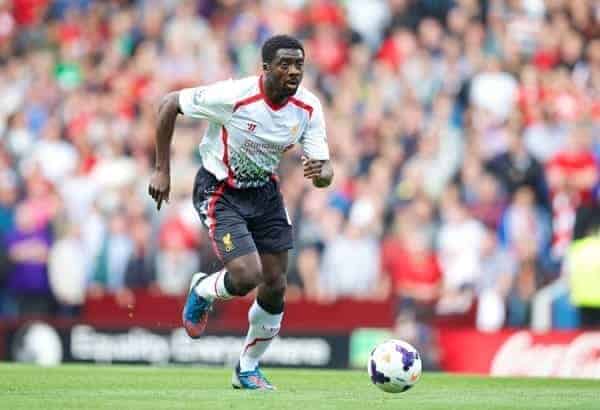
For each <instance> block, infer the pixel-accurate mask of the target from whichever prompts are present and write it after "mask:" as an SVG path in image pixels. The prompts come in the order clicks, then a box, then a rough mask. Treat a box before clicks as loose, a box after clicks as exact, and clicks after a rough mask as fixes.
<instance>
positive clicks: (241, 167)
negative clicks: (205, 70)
mask: <svg viewBox="0 0 600 410" xmlns="http://www.w3.org/2000/svg"><path fill="white" fill-rule="evenodd" d="M262 61H263V65H262V71H263V73H262V75H260V76H252V77H247V78H242V79H239V80H228V81H222V82H217V83H215V84H212V85H207V86H200V87H196V88H187V89H183V90H180V91H176V92H171V93H169V94H167V95H166V96H165V97H164V98H163V100H162V102H161V105H160V108H159V111H158V126H157V131H156V168H155V170H154V172H153V174H152V176H151V179H150V185H149V194H150V196H152V198H153V199H154V200H155V201H156V204H157V209H159V210H160V207H161V204H162V203H163V202H164V201H168V199H169V187H170V168H169V164H170V160H169V152H170V145H171V137H172V134H173V128H174V125H175V119H176V118H177V115H179V114H183V115H186V116H190V117H193V118H200V119H205V120H207V121H208V122H209V126H208V129H207V131H206V134H205V135H204V137H203V139H202V142H201V144H200V154H201V158H202V167H201V168H200V170H199V171H198V173H197V175H196V180H195V184H194V190H193V201H194V206H195V208H196V210H197V212H198V214H199V216H200V218H201V220H202V222H203V223H204V225H205V226H206V227H207V228H208V232H209V236H210V238H211V240H212V244H213V248H214V250H215V253H216V254H217V256H218V257H219V258H220V259H221V260H222V262H223V264H224V269H223V270H221V271H219V272H216V273H214V274H211V275H206V274H204V273H196V274H194V275H193V276H192V281H191V285H190V292H189V294H188V297H187V300H186V304H185V307H184V309H183V325H184V327H185V329H186V331H187V333H188V335H189V336H190V337H192V338H198V337H200V335H201V334H202V332H203V331H204V329H205V327H206V323H207V319H208V312H209V311H210V310H211V308H212V305H213V303H215V302H216V301H217V300H228V299H232V298H234V297H236V296H244V295H246V294H247V293H249V292H250V291H252V290H253V289H255V288H257V297H256V300H255V301H254V303H253V305H252V307H251V308H250V311H249V313H248V319H249V322H250V327H249V330H248V334H247V337H246V341H245V344H244V347H243V349H242V352H241V355H240V360H239V362H238V364H237V366H236V368H235V370H234V373H233V377H232V385H233V387H234V388H240V389H269V390H270V389H273V386H272V385H271V384H270V383H269V382H268V381H267V379H266V378H265V377H264V375H263V374H262V372H261V371H260V369H259V366H258V362H259V360H260V358H261V356H262V355H263V354H264V352H265V351H266V350H267V347H268V346H269V344H270V343H271V341H272V340H273V338H274V337H275V336H276V335H277V334H278V332H279V329H280V327H281V320H282V317H283V310H284V293H285V288H286V276H285V274H286V271H287V264H288V250H289V249H291V248H292V247H293V232H292V225H291V222H290V218H289V215H288V214H287V210H286V209H285V206H284V204H283V198H282V196H281V193H280V191H279V183H278V180H277V176H276V175H275V172H276V170H277V167H278V165H279V162H280V160H281V157H282V155H283V154H284V152H286V151H287V150H288V149H290V148H291V147H292V146H294V145H295V144H297V143H299V144H301V146H302V148H303V151H304V155H303V157H302V163H303V168H304V176H305V177H306V178H308V179H311V180H312V183H313V185H314V186H316V187H319V188H322V187H326V186H328V185H329V184H330V183H331V180H332V178H333V170H332V167H331V164H330V162H329V149H328V146H327V136H326V133H325V121H324V117H323V111H322V108H321V104H320V102H319V100H318V99H317V97H315V96H314V95H313V94H312V93H311V92H309V91H308V90H306V89H304V88H303V87H300V82H301V81H302V76H303V71H304V48H303V46H302V44H301V43H300V42H299V41H298V40H296V39H295V38H293V37H290V36H287V35H278V36H274V37H271V38H270V39H268V40H267V41H266V42H265V44H264V45H263V47H262Z"/></svg>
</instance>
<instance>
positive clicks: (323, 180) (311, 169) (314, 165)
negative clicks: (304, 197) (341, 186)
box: [302, 157, 333, 188]
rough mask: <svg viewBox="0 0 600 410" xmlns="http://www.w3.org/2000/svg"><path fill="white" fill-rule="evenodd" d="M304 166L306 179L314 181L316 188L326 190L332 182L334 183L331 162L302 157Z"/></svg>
mask: <svg viewBox="0 0 600 410" xmlns="http://www.w3.org/2000/svg"><path fill="white" fill-rule="evenodd" d="M302 165H303V167H304V177H305V178H308V179H312V182H313V185H314V186H315V187H317V188H325V187H328V186H329V185H331V181H333V167H332V166H331V161H329V160H328V159H326V160H318V159H308V158H307V157H302Z"/></svg>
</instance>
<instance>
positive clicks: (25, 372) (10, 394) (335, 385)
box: [0, 364, 600, 410]
mask: <svg viewBox="0 0 600 410" xmlns="http://www.w3.org/2000/svg"><path fill="white" fill-rule="evenodd" d="M266 374H267V375H268V377H269V378H270V380H271V382H272V383H274V384H275V385H277V387H278V390H277V391H276V392H269V393H265V392H250V391H237V390H233V389H232V388H231V386H230V385H229V380H230V375H231V372H230V370H228V369H223V368H218V369H217V368H203V367H146V366H95V365H90V366H84V365H65V366H60V367H55V368H40V367H33V366H25V365H14V364H0V408H1V409H11V410H13V409H61V410H62V409H78V410H79V409H111V410H120V409H127V410H130V409H144V410H150V409H211V410H212V409H247V410H254V409H261V410H262V409H277V410H283V409H293V410H315V409H344V410H347V409H350V410H351V409H361V410H363V409H365V410H373V409H410V410H425V409H440V410H451V409H461V410H463V409H474V410H488V409H489V410H492V409H526V410H535V409H544V410H548V409H570V410H574V409H585V410H591V409H600V382H598V381H586V380H557V379H516V378H511V379H509V378H485V377H472V376H455V375H446V374H437V373H425V374H424V375H423V377H422V378H421V380H420V381H419V383H418V384H417V385H416V386H415V387H414V388H413V389H412V390H409V391H407V392H406V393H401V394H395V395H394V394H388V393H384V392H382V391H380V390H379V389H377V388H376V387H375V386H373V385H372V384H371V383H370V380H369V378H368V376H367V373H366V371H362V372H361V371H325V370H292V369H266Z"/></svg>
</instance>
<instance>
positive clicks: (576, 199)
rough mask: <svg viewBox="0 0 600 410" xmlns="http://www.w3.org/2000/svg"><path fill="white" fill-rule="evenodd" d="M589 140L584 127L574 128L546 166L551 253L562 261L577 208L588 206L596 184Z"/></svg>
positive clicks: (594, 163) (593, 160) (590, 140)
mask: <svg viewBox="0 0 600 410" xmlns="http://www.w3.org/2000/svg"><path fill="white" fill-rule="evenodd" d="M590 137H591V133H590V130H589V128H588V127H587V126H585V125H581V124H580V125H578V126H576V127H575V128H574V129H573V130H572V131H571V133H570V135H569V138H568V141H567V145H566V147H565V148H564V149H563V150H561V151H559V152H558V153H557V154H556V155H555V156H554V157H553V158H552V159H551V160H550V161H549V162H548V163H547V165H546V175H547V179H548V185H549V187H550V196H551V200H552V219H553V226H554V232H553V239H552V251H553V254H554V256H556V257H562V256H563V255H564V251H565V250H566V247H567V246H568V245H569V242H570V240H571V234H572V230H573V224H574V221H575V210H576V208H577V207H578V206H581V205H587V204H589V203H590V201H591V200H592V190H593V189H594V186H595V185H596V184H597V183H598V166H597V164H596V160H595V158H594V155H593V150H592V139H591V138H590Z"/></svg>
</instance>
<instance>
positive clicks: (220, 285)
mask: <svg viewBox="0 0 600 410" xmlns="http://www.w3.org/2000/svg"><path fill="white" fill-rule="evenodd" d="M226 272H227V271H226V270H225V269H223V270H220V271H219V272H216V273H213V274H212V275H209V276H208V277H207V278H205V279H203V280H202V281H201V282H200V283H199V284H198V285H196V287H195V288H194V291H195V292H196V294H197V295H198V296H202V297H203V298H205V299H207V300H209V301H211V302H212V301H213V300H215V299H221V300H227V299H231V298H233V295H231V294H230V293H229V292H228V291H227V289H226V288H225V273H226Z"/></svg>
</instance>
